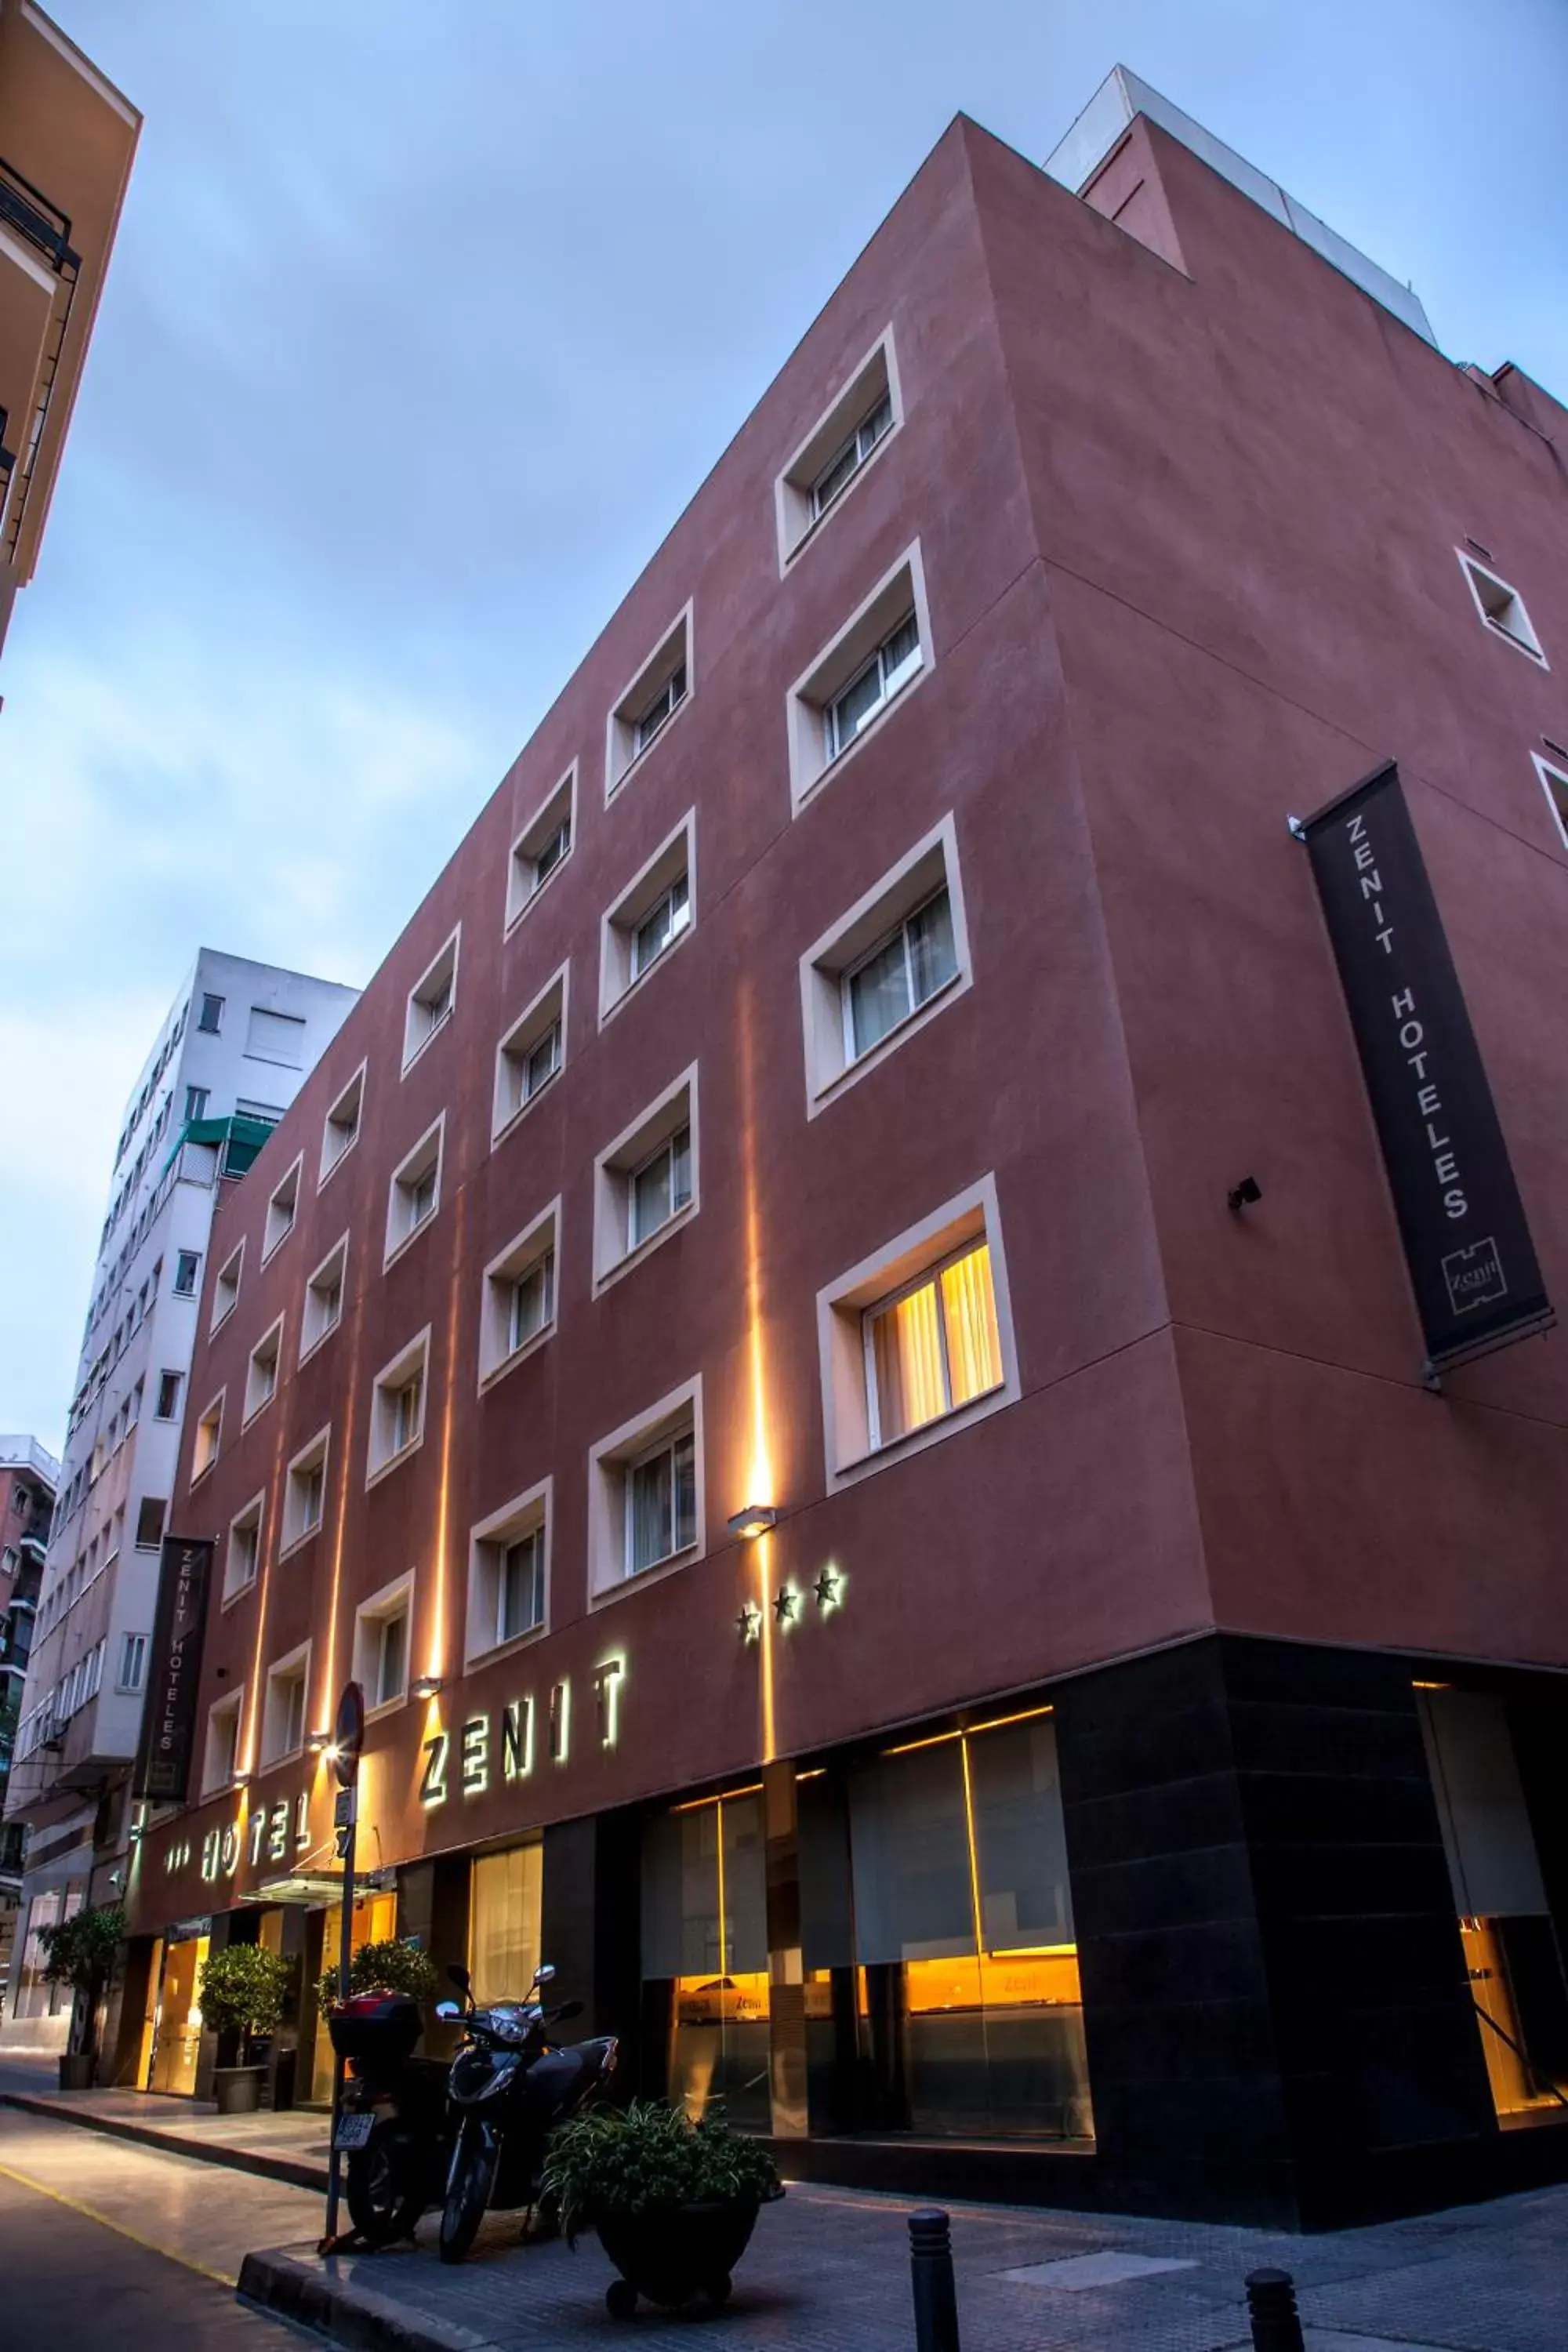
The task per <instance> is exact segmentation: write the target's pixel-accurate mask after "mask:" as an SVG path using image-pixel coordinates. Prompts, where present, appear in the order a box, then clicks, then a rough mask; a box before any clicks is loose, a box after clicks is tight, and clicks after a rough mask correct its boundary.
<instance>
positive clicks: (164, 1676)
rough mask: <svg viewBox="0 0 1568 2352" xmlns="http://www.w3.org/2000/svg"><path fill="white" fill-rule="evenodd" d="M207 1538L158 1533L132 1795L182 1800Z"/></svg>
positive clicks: (207, 1567)
mask: <svg viewBox="0 0 1568 2352" xmlns="http://www.w3.org/2000/svg"><path fill="white" fill-rule="evenodd" d="M212 1567H213V1548H212V1545H211V1543H210V1542H207V1541H202V1542H197V1543H186V1542H185V1541H184V1540H183V1538H180V1537H179V1536H165V1537H164V1538H163V1558H162V1560H161V1562H160V1565H159V1570H158V1606H157V1611H156V1613H155V1615H154V1618H153V1675H152V1679H151V1681H150V1682H149V1684H148V1685H147V1711H146V1713H145V1715H144V1716H143V1717H142V1744H141V1748H140V1750H139V1752H138V1754H137V1758H136V1780H135V1785H134V1787H133V1789H132V1795H133V1796H137V1797H150V1798H152V1799H153V1800H154V1801H157V1802H159V1803H163V1804H168V1803H171V1802H174V1803H182V1802H183V1801H184V1798H185V1795H186V1791H187V1786H188V1783H189V1780H190V1777H191V1749H192V1748H193V1746H194V1744H195V1728H196V1677H197V1675H199V1674H200V1672H201V1664H202V1635H203V1633H204V1632H205V1628H206V1622H207V1589H208V1586H209V1585H210V1584H211V1582H212Z"/></svg>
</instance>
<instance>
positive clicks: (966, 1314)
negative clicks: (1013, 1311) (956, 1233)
mask: <svg viewBox="0 0 1568 2352" xmlns="http://www.w3.org/2000/svg"><path fill="white" fill-rule="evenodd" d="M942 1319H943V1321H944V1322H945V1324H946V1326H947V1364H948V1370H949V1372H950V1374H951V1376H952V1402H953V1403H954V1404H955V1405H959V1404H968V1402H970V1400H971V1398H973V1397H977V1396H984V1393H985V1391H986V1390H987V1389H994V1388H999V1387H1000V1386H1001V1384H1002V1335H1001V1333H1000V1332H999V1331H998V1330H997V1328H996V1294H995V1292H994V1289H993V1288H992V1286H991V1249H990V1244H988V1243H986V1242H982V1243H981V1244H980V1246H979V1248H978V1249H973V1250H971V1251H970V1253H969V1255H968V1256H967V1257H961V1258H956V1259H955V1260H954V1261H953V1263H952V1265H949V1266H944V1267H943V1269H942Z"/></svg>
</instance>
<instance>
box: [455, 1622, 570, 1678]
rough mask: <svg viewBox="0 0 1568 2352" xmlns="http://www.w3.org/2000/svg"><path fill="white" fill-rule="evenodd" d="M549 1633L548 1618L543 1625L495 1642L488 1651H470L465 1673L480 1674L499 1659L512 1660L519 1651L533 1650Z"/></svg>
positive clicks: (466, 1658) (466, 1659) (464, 1669)
mask: <svg viewBox="0 0 1568 2352" xmlns="http://www.w3.org/2000/svg"><path fill="white" fill-rule="evenodd" d="M549 1631H550V1621H549V1619H548V1618H546V1619H545V1621H544V1622H543V1624H542V1625H531V1626H530V1627H529V1628H528V1631H527V1632H526V1633H513V1634H512V1635H511V1636H510V1639H508V1640H507V1641H504V1642H493V1643H491V1644H490V1647H489V1649H488V1650H470V1651H468V1653H467V1654H466V1655H465V1657H464V1659H463V1672H464V1673H465V1674H478V1672H479V1669H480V1668H481V1667H482V1666H493V1665H494V1664H496V1662H497V1660H498V1659H500V1658H510V1657H511V1656H513V1655H514V1654H516V1652H517V1651H519V1650H531V1648H532V1647H533V1645H534V1643H536V1642H542V1640H543V1639H544V1636H545V1635H546V1634H547V1633H549Z"/></svg>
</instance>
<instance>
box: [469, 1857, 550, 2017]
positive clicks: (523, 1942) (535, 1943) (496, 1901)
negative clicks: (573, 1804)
mask: <svg viewBox="0 0 1568 2352" xmlns="http://www.w3.org/2000/svg"><path fill="white" fill-rule="evenodd" d="M543 1882H544V1848H543V1845H542V1843H541V1841H540V1840H539V1839H537V1838H535V1839H534V1840H533V1841H532V1842H531V1843H530V1844H527V1845H513V1846H508V1847H507V1848H506V1850H505V1852H504V1853H484V1854H479V1855H477V1856H476V1857H475V1860H474V1865H473V1871H472V1875H471V1877H470V1879H469V1884H468V1972H469V1974H470V1976H471V1977H472V1979H473V1983H472V1986H471V1988H470V1990H472V1993H473V1997H474V1999H475V2000H476V2001H477V2002H478V2003H479V2006H480V2008H481V2009H482V2008H484V2007H486V2006H487V2005H488V2004H489V2003H491V2002H494V2001H501V2000H526V1999H527V1998H528V1990H529V1987H530V1985H531V1983H532V1981H533V1971H534V1969H536V1968H537V1967H538V1966H539V1960H540V1940H539V1939H540V1926H541V1914H542V1904H543Z"/></svg>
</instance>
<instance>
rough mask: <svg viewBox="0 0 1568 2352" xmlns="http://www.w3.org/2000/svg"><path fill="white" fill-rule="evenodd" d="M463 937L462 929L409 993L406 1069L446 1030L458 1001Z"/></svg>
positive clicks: (458, 930) (405, 1025)
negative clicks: (441, 1030) (460, 947)
mask: <svg viewBox="0 0 1568 2352" xmlns="http://www.w3.org/2000/svg"><path fill="white" fill-rule="evenodd" d="M461 938H462V931H461V927H460V926H459V928H458V929H457V930H455V931H454V932H453V933H452V936H451V938H450V939H449V940H447V944H446V946H445V947H444V948H443V949H442V950H441V952H440V954H439V955H438V956H437V958H436V961H434V963H432V964H431V965H430V966H429V968H428V970H427V971H426V972H425V973H424V974H423V976H422V977H421V978H420V979H418V980H417V981H416V982H415V983H414V986H413V987H412V988H411V989H410V990H409V992H408V1008H407V1012H406V1014H405V1020H404V1027H403V1066H404V1068H405V1070H407V1069H409V1068H411V1067H412V1066H413V1064H414V1063H415V1062H416V1060H417V1059H418V1057H419V1055H421V1054H422V1053H423V1052H424V1050H425V1048H426V1045H428V1044H429V1042H430V1040H431V1038H432V1037H434V1036H435V1035H436V1034H437V1031H438V1030H440V1029H444V1028H445V1027H446V1025H447V1021H448V1020H449V1019H450V1017H451V1013H452V1007H453V1004H454V1003H456V1001H457V990H458V945H459V943H460V940H461Z"/></svg>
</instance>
